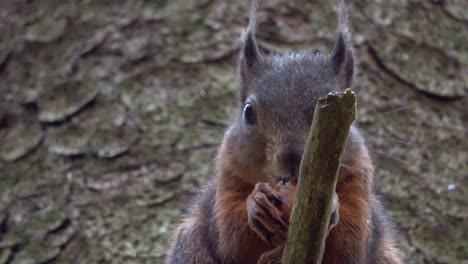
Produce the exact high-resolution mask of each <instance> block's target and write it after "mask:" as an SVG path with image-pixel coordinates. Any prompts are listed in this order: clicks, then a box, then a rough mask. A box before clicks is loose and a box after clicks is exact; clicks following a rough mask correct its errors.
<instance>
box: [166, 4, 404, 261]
mask: <svg viewBox="0 0 468 264" xmlns="http://www.w3.org/2000/svg"><path fill="white" fill-rule="evenodd" d="M252 6H253V7H252V10H251V14H250V23H249V26H248V28H247V29H246V31H245V32H244V34H243V42H242V49H241V51H240V58H239V68H238V75H239V80H240V84H239V108H238V109H239V111H238V113H237V114H236V116H235V118H234V121H233V122H232V124H231V125H230V126H229V128H228V129H227V131H226V132H225V135H224V138H223V140H222V143H221V145H220V147H219V150H218V154H217V158H216V167H215V177H214V178H212V179H211V180H210V181H209V182H208V183H207V185H206V186H205V188H204V189H203V191H201V193H200V194H199V196H198V198H197V199H196V200H195V201H194V204H193V207H192V209H191V211H190V213H189V214H188V215H187V217H186V218H185V219H184V220H183V222H182V223H181V224H180V226H179V227H178V228H177V230H176V232H175V236H174V238H173V242H172V245H171V248H170V250H169V251H168V254H167V259H166V263H167V264H180V263H202V264H210V263H225V264H234V263H242V264H244V263H245V264H249V263H281V256H282V247H283V245H284V241H285V239H286V234H287V229H288V220H289V214H290V208H291V206H292V203H293V200H294V193H295V186H294V183H295V182H296V179H297V177H298V172H299V165H300V161H301V157H302V153H303V150H304V146H305V143H306V139H307V135H308V133H309V130H310V126H311V124H312V118H313V115H314V108H315V105H316V102H317V100H318V98H319V97H322V96H324V95H326V94H328V93H330V92H332V91H338V90H342V89H345V88H348V87H351V85H352V80H353V73H354V61H355V59H354V52H353V48H352V45H351V40H350V39H351V37H350V33H349V30H348V25H347V11H346V10H345V7H344V4H343V3H341V4H340V8H339V9H340V11H339V12H338V16H339V22H338V32H337V38H336V42H335V45H334V49H333V51H332V53H331V54H330V55H328V54H323V53H322V52H318V51H314V52H309V51H303V52H286V53H279V52H274V51H268V50H266V49H263V48H259V46H258V45H257V42H256V39H255V27H256V21H255V20H256V19H255V18H256V6H257V4H256V3H255V2H254V4H253V5H252ZM373 176H374V167H373V164H372V160H371V158H370V155H369V152H368V150H367V147H366V145H365V142H364V138H363V137H362V136H361V134H360V133H359V131H358V129H357V128H356V127H355V126H354V125H352V127H351V130H350V134H349V138H348V144H347V147H346V150H345V152H344V154H343V157H342V160H341V163H340V169H339V176H338V183H337V187H336V195H335V199H334V200H335V201H334V208H333V213H332V219H331V221H330V223H331V225H330V231H329V234H328V237H327V239H326V246H325V252H324V256H323V262H322V263H325V264H328V263H345V264H346V263H378V264H386V263H388V264H398V263H401V259H400V253H399V250H398V249H397V248H396V247H395V245H394V242H393V238H392V234H391V232H390V228H389V227H388V226H389V224H388V223H389V222H388V220H387V217H386V216H385V211H384V209H383V208H382V206H381V205H380V202H379V201H378V199H377V198H376V196H375V195H374V194H373V191H372V186H373ZM282 181H290V182H291V183H287V184H289V185H288V186H286V187H285V186H282V183H280V185H277V184H278V182H282Z"/></svg>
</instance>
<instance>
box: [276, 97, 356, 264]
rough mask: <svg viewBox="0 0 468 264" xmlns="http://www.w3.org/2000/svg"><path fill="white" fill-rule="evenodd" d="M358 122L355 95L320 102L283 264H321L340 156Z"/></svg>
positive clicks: (310, 137)
mask: <svg viewBox="0 0 468 264" xmlns="http://www.w3.org/2000/svg"><path fill="white" fill-rule="evenodd" d="M355 118H356V97H355V95H354V92H352V91H351V90H350V89H346V90H345V91H344V92H339V93H330V94H328V95H327V96H326V97H323V98H320V99H319V101H318V102H317V105H316V107H315V114H314V119H313V122H312V128H311V130H310V134H309V138H308V141H307V145H306V147H305V150H304V154H303V156H302V161H301V166H300V174H299V175H300V176H299V182H298V189H297V193H296V197H295V201H294V205H293V209H292V214H291V219H290V224H289V230H288V238H287V241H286V246H285V249H284V253H283V260H282V263H283V264H306V263H307V264H311V263H313V264H319V263H321V262H322V257H323V252H324V250H325V239H326V237H327V234H328V226H329V221H330V215H331V210H332V199H333V193H334V192H335V189H336V182H337V179H338V168H339V164H340V158H341V153H342V152H343V150H344V149H345V147H346V142H347V138H348V133H349V129H350V126H351V123H352V122H353V121H354V119H355Z"/></svg>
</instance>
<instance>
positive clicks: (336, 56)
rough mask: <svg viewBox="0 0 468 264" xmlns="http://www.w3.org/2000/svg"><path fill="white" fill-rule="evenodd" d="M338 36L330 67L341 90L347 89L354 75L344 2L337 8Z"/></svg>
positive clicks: (351, 47) (352, 52) (352, 54)
mask: <svg viewBox="0 0 468 264" xmlns="http://www.w3.org/2000/svg"><path fill="white" fill-rule="evenodd" d="M337 31H338V36H337V38H336V42H335V47H334V49H333V53H332V58H331V59H332V65H333V70H334V71H335V74H336V75H337V77H338V82H339V84H340V87H341V88H342V89H345V88H349V87H350V86H351V83H352V81H353V74H354V50H353V46H352V40H351V34H350V32H349V27H348V10H347V8H346V5H345V3H344V0H341V1H340V4H339V6H338V30H337Z"/></svg>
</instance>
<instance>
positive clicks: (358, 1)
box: [0, 0, 468, 264]
mask: <svg viewBox="0 0 468 264" xmlns="http://www.w3.org/2000/svg"><path fill="white" fill-rule="evenodd" d="M248 2H250V1H247V0H246V1H222V0H190V1H186V0H173V1H169V0H158V1H142V0H132V1H117V0H116V1H82V0H69V1H51V0H43V1H26V0H14V1H0V263H2V264H3V263H13V264H16V263H44V262H46V263H77V262H78V263H117V264H118V263H161V262H162V259H163V258H164V254H165V252H166V249H167V246H168V241H169V239H170V236H171V234H172V231H173V229H174V227H175V226H176V224H177V223H179V221H180V217H181V216H182V215H183V212H184V210H185V209H186V208H187V204H188V202H189V201H190V197H191V196H192V195H193V194H194V193H195V192H197V191H198V190H199V188H200V186H201V185H202V184H204V183H205V182H206V180H207V179H208V178H209V177H210V175H211V172H212V164H213V163H212V160H213V157H214V155H215V152H216V148H217V146H218V144H219V142H220V138H221V135H222V133H223V131H224V129H225V126H226V125H227V124H229V122H230V121H231V117H232V116H233V115H234V114H235V113H236V111H238V109H237V107H238V104H237V103H238V100H237V99H236V96H237V82H236V62H237V58H238V56H237V51H238V47H239V46H240V36H241V31H242V28H244V27H245V26H246V25H247V23H248V21H247V16H248V12H247V11H246V10H248V7H249V3H248ZM377 2H378V3H377ZM347 3H348V7H349V9H350V11H351V12H350V19H349V20H350V23H351V29H352V32H353V36H354V39H353V41H354V44H355V50H356V58H357V59H358V65H357V68H358V71H357V74H356V80H355V82H354V84H355V86H354V89H356V90H357V91H358V93H359V96H358V101H359V115H358V116H359V118H358V120H357V121H356V123H357V125H358V126H359V127H360V128H361V131H362V132H363V134H364V137H365V138H366V140H367V144H368V146H369V148H370V149H371V150H372V155H373V159H374V160H375V163H376V167H377V174H376V178H375V183H376V185H377V188H378V189H379V190H380V192H381V193H382V194H383V196H384V197H385V199H384V200H385V204H386V205H387V208H388V210H389V213H390V215H391V216H392V217H393V219H394V221H395V223H396V227H395V230H396V233H397V235H398V240H397V241H398V242H399V245H398V246H399V247H401V248H402V249H403V251H404V253H405V262H406V263H424V264H427V263H463V261H467V260H468V246H467V243H466V241H468V212H467V210H466V207H467V198H466V194H467V193H468V173H467V172H468V163H467V162H466V161H467V160H468V151H467V150H468V140H467V139H466V135H467V134H468V107H466V106H467V105H468V97H467V96H466V94H467V91H468V89H467V87H468V79H467V76H468V42H467V41H466V36H467V33H466V32H468V12H466V10H468V1H461V0H460V1H453V0H447V1H435V0H432V1H429V0H408V1H369V0H352V1H351V0H348V1H347ZM335 4H336V1H328V0H327V1H325V0H316V1H305V0H301V1H299V0H298V1H289V0H288V1H286V0H271V1H262V4H261V6H260V8H259V17H258V22H259V27H258V31H257V36H258V40H259V42H260V43H268V44H269V45H270V46H271V47H272V48H275V49H279V50H299V49H305V50H311V49H315V48H320V49H322V50H324V52H327V51H328V52H329V51H331V49H332V47H333V43H334V40H335V30H336V14H335V10H336V5H335Z"/></svg>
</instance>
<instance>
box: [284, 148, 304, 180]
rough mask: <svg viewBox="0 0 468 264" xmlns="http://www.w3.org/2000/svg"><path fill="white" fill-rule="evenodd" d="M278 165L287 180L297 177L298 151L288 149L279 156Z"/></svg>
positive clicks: (299, 160) (299, 162)
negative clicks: (283, 171)
mask: <svg viewBox="0 0 468 264" xmlns="http://www.w3.org/2000/svg"><path fill="white" fill-rule="evenodd" d="M280 163H281V166H282V167H283V169H284V170H285V172H286V173H288V174H289V175H286V176H287V177H288V178H297V177H298V176H299V165H300V164H301V154H300V152H299V151H298V150H296V149H294V148H291V147H288V148H286V149H285V150H284V151H283V152H282V153H281V155H280Z"/></svg>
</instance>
